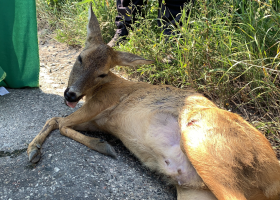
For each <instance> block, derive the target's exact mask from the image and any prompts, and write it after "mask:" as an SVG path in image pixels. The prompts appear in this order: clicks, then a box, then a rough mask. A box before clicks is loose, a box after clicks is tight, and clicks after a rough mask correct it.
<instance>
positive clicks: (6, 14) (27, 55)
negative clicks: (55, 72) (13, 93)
mask: <svg viewBox="0 0 280 200" xmlns="http://www.w3.org/2000/svg"><path fill="white" fill-rule="evenodd" d="M39 70H40V66H39V51H38V38H37V22H36V4H35V0H0V86H5V87H9V88H22V87H38V86H39ZM5 72H6V77H5V78H4V80H1V78H3V77H4V76H5Z"/></svg>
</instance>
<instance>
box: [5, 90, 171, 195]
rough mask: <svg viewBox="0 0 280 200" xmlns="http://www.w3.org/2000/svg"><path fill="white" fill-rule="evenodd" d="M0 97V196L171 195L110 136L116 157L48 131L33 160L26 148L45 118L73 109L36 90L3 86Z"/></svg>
mask: <svg viewBox="0 0 280 200" xmlns="http://www.w3.org/2000/svg"><path fill="white" fill-rule="evenodd" d="M8 90H9V92H10V94H8V95H5V96H0V199H1V200H2V199H7V200H15V199H20V200H23V199H36V200H37V199H66V200H70V199H160V200H162V199H168V200H172V199H176V191H175V188H174V187H173V186H170V185H167V184H166V183H165V182H164V181H163V179H162V177H161V176H160V175H156V174H155V173H153V172H151V171H150V170H148V169H147V168H145V167H143V166H142V165H141V163H140V162H139V161H138V160H137V159H136V158H135V157H134V156H133V155H132V154H130V152H129V151H128V150H127V149H126V148H125V147H124V146H123V145H122V143H121V142H120V141H119V140H117V139H115V138H113V137H112V136H109V135H105V134H102V133H85V134H88V135H92V136H94V137H100V138H103V139H105V140H107V141H109V142H110V143H111V144H112V145H113V146H114V148H115V150H116V152H117V159H112V158H110V157H107V156H104V155H101V154H99V153H97V152H95V151H93V150H90V149H88V148H87V147H86V146H84V145H82V144H80V143H78V142H75V141H73V140H71V139H69V138H66V137H64V136H62V135H61V134H60V133H59V131H58V130H56V131H53V132H52V133H51V135H50V136H49V137H48V138H47V140H46V142H45V143H44V144H43V147H42V158H41V160H40V161H39V162H38V163H37V164H31V163H29V162H28V157H27V153H26V148H27V146H28V143H29V142H31V141H32V139H33V138H34V137H35V136H36V135H37V134H38V133H39V131H40V130H41V128H42V127H43V125H44V124H45V122H46V120H47V119H49V118H51V117H54V116H60V117H61V116H66V115H69V114H70V113H72V112H73V111H74V109H71V108H68V107H67V106H65V105H64V104H63V97H62V96H59V95H56V94H48V93H45V92H43V91H42V90H40V89H8Z"/></svg>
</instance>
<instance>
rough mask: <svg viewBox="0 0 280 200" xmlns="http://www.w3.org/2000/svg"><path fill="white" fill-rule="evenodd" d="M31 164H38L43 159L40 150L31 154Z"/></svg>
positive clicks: (35, 150) (34, 150)
mask: <svg viewBox="0 0 280 200" xmlns="http://www.w3.org/2000/svg"><path fill="white" fill-rule="evenodd" d="M28 158H29V162H32V163H37V162H38V161H39V160H40V158H41V152H40V150H39V149H33V150H32V151H30V152H29V156H28Z"/></svg>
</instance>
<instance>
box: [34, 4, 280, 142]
mask: <svg viewBox="0 0 280 200" xmlns="http://www.w3.org/2000/svg"><path fill="white" fill-rule="evenodd" d="M47 2H48V1H44V0H37V4H38V15H39V16H40V17H41V18H44V17H45V18H44V19H47V20H48V23H49V24H50V26H51V27H53V29H54V32H55V38H56V39H57V40H58V41H60V42H65V43H67V44H69V45H78V46H83V45H84V40H85V37H86V24H87V12H88V11H87V9H88V4H87V3H84V4H77V3H75V2H74V1H63V3H61V4H60V5H59V9H58V8H57V7H55V6H50V5H48V4H47ZM87 2H88V1H87ZM157 4H158V3H157V0H150V1H149V4H148V5H147V6H146V7H145V12H146V13H147V15H146V18H141V17H139V20H138V21H137V22H135V23H134V25H133V26H132V28H133V30H131V31H130V33H129V36H128V38H129V40H128V41H127V42H126V43H125V44H121V45H120V46H118V47H115V49H116V50H120V51H126V52H131V53H135V54H137V55H142V56H143V57H145V58H147V59H153V60H155V64H154V65H144V66H138V67H137V68H125V67H121V66H120V67H118V69H119V70H125V71H127V73H129V74H131V75H133V76H136V77H140V78H141V80H143V81H147V82H150V83H152V84H170V85H174V86H175V87H179V88H186V87H193V88H195V89H196V90H197V91H199V92H202V93H204V94H205V95H206V96H207V97H209V98H210V99H212V100H214V101H215V102H216V103H218V104H219V105H220V106H221V107H222V108H225V109H228V110H229V109H233V110H235V111H237V112H239V113H241V114H242V115H243V116H244V117H245V118H246V119H247V120H249V121H251V122H252V123H254V122H255V121H262V123H257V124H258V128H260V129H264V132H266V133H269V134H270V135H271V134H274V135H276V137H277V138H278V139H279V138H280V136H279V129H280V125H279V124H280V120H279V116H280V77H279V75H280V0H274V1H271V0H266V1H265V0H262V1H255V0H252V1H245V0H230V1H218V0H211V1H202V0H197V1H196V4H195V6H193V7H190V6H189V5H188V6H186V7H185V8H184V9H185V10H187V9H189V10H190V14H189V16H186V14H185V13H186V12H185V10H184V11H183V17H182V24H183V25H182V27H180V28H176V27H172V29H173V30H174V35H173V36H172V37H170V38H169V40H167V41H166V37H165V36H164V35H163V34H162V31H161V29H160V28H159V27H157V6H158V5H157ZM93 8H94V12H95V14H96V15H97V18H98V20H99V22H100V24H101V29H102V34H103V37H104V40H105V41H106V42H108V41H109V40H110V39H111V38H112V37H113V35H114V29H115V24H114V18H115V16H116V5H115V1H114V0H99V1H97V0H95V1H93ZM57 21H58V23H57ZM167 56H171V57H172V58H173V61H172V63H166V62H164V60H165V58H166V57H167ZM253 116H257V118H254V117H253ZM271 123H272V124H274V125H273V126H272V125H271ZM260 124H261V125H260ZM256 126H257V125H256ZM277 144H279V143H277Z"/></svg>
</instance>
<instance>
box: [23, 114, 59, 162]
mask: <svg viewBox="0 0 280 200" xmlns="http://www.w3.org/2000/svg"><path fill="white" fill-rule="evenodd" d="M61 119H63V118H62V117H53V118H51V119H50V120H48V121H47V122H46V124H45V126H44V127H43V129H42V130H41V131H40V133H39V134H38V135H37V136H36V137H35V138H34V139H33V140H32V142H31V143H30V144H29V146H28V148H27V154H28V158H29V161H30V162H33V163H36V162H38V161H39V160H40V157H41V151H40V149H41V146H42V144H43V143H44V141H45V140H46V137H47V136H48V135H49V134H50V132H51V131H53V130H55V129H58V127H59V121H61Z"/></svg>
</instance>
